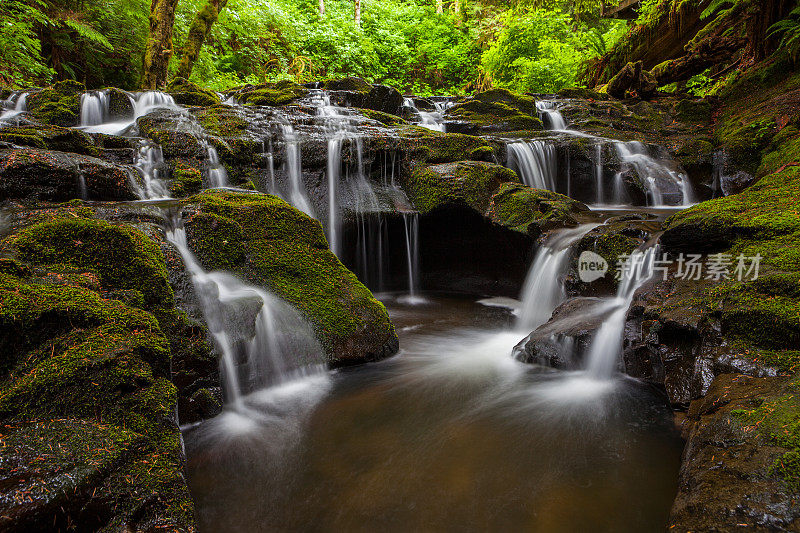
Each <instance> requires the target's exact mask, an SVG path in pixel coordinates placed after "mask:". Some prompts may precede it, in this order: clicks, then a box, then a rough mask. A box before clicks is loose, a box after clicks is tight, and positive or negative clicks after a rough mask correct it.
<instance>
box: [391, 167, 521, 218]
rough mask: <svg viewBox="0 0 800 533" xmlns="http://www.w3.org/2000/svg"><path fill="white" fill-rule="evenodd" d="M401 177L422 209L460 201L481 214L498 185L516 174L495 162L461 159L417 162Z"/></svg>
mask: <svg viewBox="0 0 800 533" xmlns="http://www.w3.org/2000/svg"><path fill="white" fill-rule="evenodd" d="M404 181H405V182H404V190H405V191H406V194H408V197H409V199H410V200H411V202H412V203H413V204H414V207H416V208H417V210H419V211H420V212H421V213H428V212H430V211H433V210H435V209H439V208H442V207H445V206H448V205H463V206H467V207H470V208H472V209H474V210H476V211H477V212H479V213H480V214H484V213H485V212H486V209H487V208H488V206H489V203H490V201H491V198H492V194H494V192H495V191H496V190H497V189H498V188H499V187H500V185H501V184H502V183H503V182H507V181H518V178H517V176H516V174H514V172H513V171H511V170H509V169H507V168H505V167H502V166H500V165H496V164H494V163H483V162H477V161H460V162H458V163H446V164H441V165H431V166H416V167H414V168H413V169H412V171H411V174H410V175H409V176H407V177H405V178H404Z"/></svg>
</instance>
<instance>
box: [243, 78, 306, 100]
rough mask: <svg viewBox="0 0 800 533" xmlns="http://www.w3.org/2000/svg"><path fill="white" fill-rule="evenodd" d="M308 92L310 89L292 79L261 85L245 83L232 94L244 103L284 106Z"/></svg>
mask: <svg viewBox="0 0 800 533" xmlns="http://www.w3.org/2000/svg"><path fill="white" fill-rule="evenodd" d="M307 94H308V89H306V88H305V87H303V86H302V85H298V84H296V83H294V82H292V81H290V80H281V81H279V82H276V83H262V84H259V85H245V86H244V87H241V88H239V89H236V90H235V91H233V93H231V96H233V97H234V98H236V99H238V100H240V101H241V102H242V103H246V104H250V105H261V106H282V105H287V104H290V103H292V102H294V101H295V100H297V99H299V98H302V97H304V96H305V95H307Z"/></svg>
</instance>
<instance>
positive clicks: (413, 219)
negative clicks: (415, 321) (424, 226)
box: [403, 213, 420, 303]
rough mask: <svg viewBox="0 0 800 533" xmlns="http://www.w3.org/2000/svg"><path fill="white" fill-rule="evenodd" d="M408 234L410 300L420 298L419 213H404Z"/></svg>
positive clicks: (407, 253)
mask: <svg viewBox="0 0 800 533" xmlns="http://www.w3.org/2000/svg"><path fill="white" fill-rule="evenodd" d="M403 225H404V226H405V234H406V260H407V267H408V299H407V300H408V301H409V302H411V303H416V302H417V301H418V300H420V298H419V213H403Z"/></svg>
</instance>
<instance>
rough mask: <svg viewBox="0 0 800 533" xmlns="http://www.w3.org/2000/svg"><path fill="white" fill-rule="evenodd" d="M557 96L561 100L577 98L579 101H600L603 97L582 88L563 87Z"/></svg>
mask: <svg viewBox="0 0 800 533" xmlns="http://www.w3.org/2000/svg"><path fill="white" fill-rule="evenodd" d="M558 96H559V97H561V98H578V99H581V100H602V99H603V95H602V94H600V93H599V92H597V91H593V90H592V89H586V88H584V87H564V88H563V89H561V90H560V91H558Z"/></svg>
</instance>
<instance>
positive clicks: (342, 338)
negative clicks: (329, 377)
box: [185, 190, 396, 365]
mask: <svg viewBox="0 0 800 533" xmlns="http://www.w3.org/2000/svg"><path fill="white" fill-rule="evenodd" d="M186 205H187V210H188V211H189V212H190V213H191V214H190V215H189V216H188V218H187V220H186V222H185V224H186V231H187V237H188V238H189V243H190V245H191V246H192V248H193V249H194V250H195V251H196V252H197V254H198V258H199V259H200V260H201V261H202V262H203V265H204V266H205V267H206V268H209V269H216V268H221V267H223V266H224V267H228V268H229V269H230V270H231V271H233V272H236V273H238V274H240V275H241V276H242V277H244V278H246V279H248V280H250V281H251V282H253V283H256V284H260V285H265V286H267V287H268V288H270V289H271V290H272V291H273V292H274V293H275V294H277V295H278V296H280V297H281V298H283V299H285V300H286V301H288V302H289V303H290V304H292V305H293V306H295V307H296V308H297V309H298V310H300V311H301V312H302V313H303V314H304V315H305V316H306V317H307V318H308V320H309V321H310V322H311V324H312V325H313V327H314V329H315V331H316V332H317V334H318V336H319V337H320V339H321V341H322V344H323V346H324V348H325V350H326V353H327V354H328V359H329V361H331V363H332V364H335V365H338V364H346V363H352V362H358V361H363V360H369V359H377V358H380V357H385V356H387V355H389V354H390V353H391V351H392V346H395V343H396V337H395V334H394V328H393V327H392V325H391V322H390V321H389V316H388V314H387V312H386V309H385V308H384V307H383V305H382V304H381V303H380V302H378V301H377V300H375V299H374V298H373V297H372V294H371V293H370V292H369V290H368V289H367V288H366V287H364V285H362V284H361V282H359V281H358V279H357V278H356V277H355V275H354V274H353V273H352V272H350V271H349V270H347V269H346V268H345V267H344V266H343V265H342V264H341V263H340V262H339V260H338V259H337V258H336V256H335V255H333V253H332V252H331V251H330V250H329V249H328V244H327V241H326V239H325V235H324V233H323V232H322V227H321V226H320V224H319V222H317V221H316V220H313V219H311V218H309V217H308V216H307V215H305V214H303V213H302V212H300V211H298V210H297V209H295V208H293V207H291V206H290V205H289V204H287V203H286V202H284V201H283V200H281V199H279V198H277V197H275V196H271V195H266V194H255V193H237V192H230V191H219V190H215V191H206V192H203V193H201V194H199V195H197V196H194V197H192V198H189V199H188V200H187V201H186ZM232 239H235V241H234V240H232Z"/></svg>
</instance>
